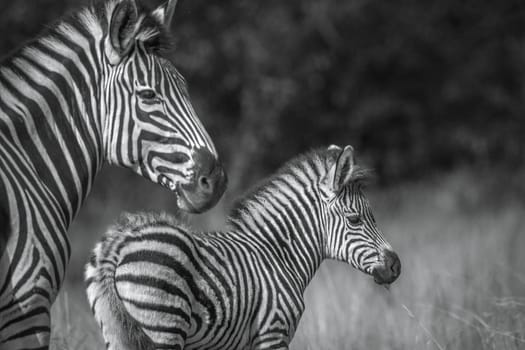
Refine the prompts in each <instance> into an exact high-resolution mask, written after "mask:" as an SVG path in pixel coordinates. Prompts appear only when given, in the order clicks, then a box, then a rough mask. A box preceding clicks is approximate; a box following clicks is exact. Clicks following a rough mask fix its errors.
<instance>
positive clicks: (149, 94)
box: [137, 89, 157, 100]
mask: <svg viewBox="0 0 525 350" xmlns="http://www.w3.org/2000/svg"><path fill="white" fill-rule="evenodd" d="M137 95H138V96H139V97H140V98H142V99H144V100H153V99H155V98H156V97H157V93H156V92H155V91H154V90H152V89H145V90H141V91H138V92H137Z"/></svg>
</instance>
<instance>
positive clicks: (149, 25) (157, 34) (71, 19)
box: [0, 0, 173, 64]
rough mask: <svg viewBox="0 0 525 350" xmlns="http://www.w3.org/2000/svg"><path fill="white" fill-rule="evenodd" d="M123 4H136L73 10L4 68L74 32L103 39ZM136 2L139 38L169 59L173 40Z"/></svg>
mask: <svg viewBox="0 0 525 350" xmlns="http://www.w3.org/2000/svg"><path fill="white" fill-rule="evenodd" d="M121 1H136V0H93V2H92V3H91V4H90V5H88V6H84V7H83V8H80V9H77V10H72V11H70V12H69V13H68V14H66V15H64V16H62V17H61V18H59V19H58V20H56V21H55V22H53V23H50V24H47V25H46V26H45V29H44V30H43V31H42V32H41V33H40V34H39V35H37V36H36V37H35V38H33V39H30V40H29V41H27V42H25V43H23V44H22V45H21V46H19V47H18V48H16V49H15V50H13V51H11V52H9V53H8V54H7V55H6V56H4V57H3V58H1V59H0V62H2V64H8V63H9V61H10V59H11V58H15V56H16V55H17V53H19V52H20V51H21V50H24V49H30V48H31V47H32V46H33V45H34V44H36V43H38V42H39V41H41V40H45V41H54V40H60V37H61V36H68V34H69V33H72V32H79V31H80V32H81V33H84V34H86V35H91V36H93V37H98V38H100V39H101V38H102V37H103V36H105V35H106V34H107V32H108V27H109V20H110V18H111V15H112V11H113V9H114V8H115V6H116V5H117V4H118V3H119V2H121ZM143 1H145V0H141V1H138V0H137V1H136V3H137V9H138V14H139V17H140V18H142V21H141V25H140V27H139V30H138V33H137V38H138V40H140V41H141V42H142V43H143V44H144V47H145V48H146V49H148V50H150V51H152V52H154V53H156V54H159V55H166V54H168V53H169V52H170V51H171V49H172V47H173V44H172V43H173V40H172V37H171V35H170V33H169V32H168V30H167V29H166V28H164V26H163V25H162V24H161V23H159V22H158V20H157V19H156V18H155V17H154V16H152V14H151V13H152V10H151V9H149V8H147V7H146V6H144V5H143V4H142V2H143Z"/></svg>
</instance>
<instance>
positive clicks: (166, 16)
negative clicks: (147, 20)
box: [151, 0, 177, 30]
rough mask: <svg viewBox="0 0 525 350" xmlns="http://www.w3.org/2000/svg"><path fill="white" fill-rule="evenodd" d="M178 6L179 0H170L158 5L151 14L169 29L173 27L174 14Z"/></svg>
mask: <svg viewBox="0 0 525 350" xmlns="http://www.w3.org/2000/svg"><path fill="white" fill-rule="evenodd" d="M176 6H177V0H168V1H166V2H165V3H164V4H162V5H160V6H159V7H157V8H156V9H155V10H154V11H153V12H152V13H151V14H152V15H153V17H154V18H156V19H157V21H158V22H159V23H160V24H161V25H162V26H164V28H165V29H166V30H168V29H170V27H171V22H172V20H173V14H174V13H175V7H176Z"/></svg>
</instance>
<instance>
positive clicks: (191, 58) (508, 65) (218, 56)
mask: <svg viewBox="0 0 525 350" xmlns="http://www.w3.org/2000/svg"><path fill="white" fill-rule="evenodd" d="M160 2H161V1H158V0H155V1H149V2H148V6H151V7H154V6H156V5H158V4H159V3H160ZM85 3H86V1H83V0H17V1H14V0H2V2H0V32H1V33H4V34H3V35H2V36H1V37H0V54H7V53H8V52H9V51H11V50H13V49H15V48H16V47H17V46H19V45H20V44H21V43H23V41H24V40H26V39H29V38H31V37H33V36H35V35H36V34H37V33H38V32H39V31H41V30H42V29H43V28H44V26H45V25H47V24H49V23H52V22H53V21H55V20H56V19H58V18H59V16H60V15H62V14H64V13H65V12H67V11H70V10H71V9H74V8H76V7H78V6H81V5H83V4H85ZM173 33H174V36H175V43H176V47H177V48H176V50H175V52H174V56H173V61H174V62H175V64H176V66H177V67H178V68H179V69H180V71H181V72H182V73H183V75H184V76H185V77H186V79H187V81H188V82H189V86H190V94H191V96H192V101H193V104H194V106H195V108H196V110H197V112H198V114H199V116H200V118H201V120H202V121H203V123H204V125H205V126H206V127H207V129H208V130H209V132H210V134H211V135H212V138H213V139H214V141H215V144H216V146H217V148H218V150H219V152H220V154H221V157H222V159H223V161H224V163H225V165H226V168H227V171H228V175H229V179H230V181H229V188H228V190H227V192H226V194H225V196H224V198H223V200H222V201H221V202H220V203H219V205H218V206H217V207H216V208H215V209H213V210H212V211H210V212H209V213H207V214H205V215H201V216H198V217H191V218H189V220H190V221H191V222H193V224H194V225H195V226H196V227H199V228H201V229H210V228H213V229H219V228H221V227H223V225H224V221H225V217H226V215H227V213H228V209H229V207H230V204H231V202H232V201H233V200H234V199H235V198H236V197H238V196H239V195H241V194H242V192H243V191H245V190H246V189H247V188H249V187H250V186H252V185H254V184H255V183H256V182H257V181H259V180H260V179H261V178H263V177H264V176H266V175H268V174H270V173H272V172H273V171H275V169H276V168H278V167H279V166H280V165H281V164H282V163H283V162H285V161H286V160H288V159H290V158H291V157H293V156H294V155H296V154H298V153H300V152H304V151H306V150H308V149H310V148H312V147H316V146H321V145H329V144H340V145H345V144H352V145H353V146H354V147H355V149H356V152H357V156H358V162H361V163H364V164H366V165H367V166H369V167H371V168H373V169H374V170H375V172H376V175H377V176H376V181H375V182H374V183H373V184H372V186H370V188H369V189H368V193H369V195H370V200H371V202H372V206H373V207H374V208H375V215H376V218H377V220H378V222H379V225H380V227H381V228H382V230H383V231H384V233H385V235H386V236H387V239H388V240H389V241H390V243H391V244H392V245H393V247H394V248H395V250H396V251H397V252H398V253H399V255H400V257H401V260H402V265H403V270H402V275H401V277H400V279H399V280H398V281H396V282H395V283H394V285H393V286H392V288H391V291H390V292H388V291H387V290H385V289H383V288H381V287H379V286H377V285H375V284H374V283H373V281H372V280H371V279H370V278H369V277H367V276H365V275H363V274H361V273H359V272H357V271H355V270H353V269H352V268H350V267H349V266H348V265H345V264H343V263H336V262H327V263H325V264H323V266H322V268H321V271H320V272H319V273H318V274H317V276H316V278H315V279H314V281H313V282H312V284H311V285H310V287H309V288H308V290H307V293H306V305H307V310H306V312H305V315H304V317H303V319H302V321H301V324H300V327H299V329H298V330H297V333H296V337H295V338H294V341H293V343H292V349H498V350H499V349H525V256H524V253H523V252H524V251H525V162H524V159H525V158H524V157H525V140H524V138H525V3H524V2H523V1H520V0H516V1H479V0H476V1H474V0H462V1H458V0H441V1H439V2H435V1H429V0H417V1H416V0H401V1H395V2H394V1H380V0H323V1H319V0H287V1H280V0H267V1H264V2H262V1H247V0H220V1H219V0H208V1H203V0H191V1H187V0H186V1H185V0H181V1H180V2H179V4H178V8H177V11H176V15H175V23H174V26H173ZM137 210H165V211H173V210H175V198H173V196H172V195H170V193H168V192H167V191H164V190H163V189H162V188H160V187H159V186H156V185H154V184H151V183H149V182H147V181H145V180H143V179H141V178H139V177H138V176H135V175H133V174H132V173H131V172H130V171H128V170H125V169H119V168H109V167H106V168H105V169H104V170H103V171H102V173H101V174H100V176H99V177H98V179H97V181H96V183H95V186H94V189H93V192H92V194H91V196H90V197H89V199H88V200H87V202H86V203H85V206H84V207H83V209H82V211H81V213H80V215H79V217H78V218H77V220H76V221H75V223H74V225H73V226H72V228H71V231H70V237H71V240H72V247H73V254H72V257H71V264H70V266H69V271H68V276H67V280H66V282H65V286H64V288H63V292H62V294H61V295H60V297H59V299H58V300H57V302H56V304H55V308H54V314H53V329H54V333H53V347H54V348H55V349H95V348H101V347H102V346H103V345H102V344H103V343H102V342H101V339H100V336H99V334H98V331H97V329H96V326H95V325H94V323H93V321H92V320H91V316H90V314H89V312H88V311H87V310H88V309H87V302H86V300H85V296H84V290H83V282H82V273H83V265H84V263H85V262H86V259H87V256H88V254H89V251H90V249H91V248H92V247H93V245H94V242H95V241H96V240H97V239H99V238H100V236H101V234H102V233H103V232H104V230H105V228H106V227H107V226H108V225H109V224H111V223H112V222H113V221H114V220H115V218H116V217H117V216H118V215H119V214H120V213H121V212H122V211H137Z"/></svg>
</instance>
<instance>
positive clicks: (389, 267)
mask: <svg viewBox="0 0 525 350" xmlns="http://www.w3.org/2000/svg"><path fill="white" fill-rule="evenodd" d="M382 255H383V264H381V265H378V266H376V267H375V268H374V270H373V271H372V275H373V276H374V281H375V282H376V283H379V284H390V283H392V282H394V281H395V280H396V279H397V278H398V277H399V275H400V274H401V261H400V260H399V257H398V256H397V254H396V253H394V252H393V251H391V250H389V249H385V250H384V251H383V253H382Z"/></svg>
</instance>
